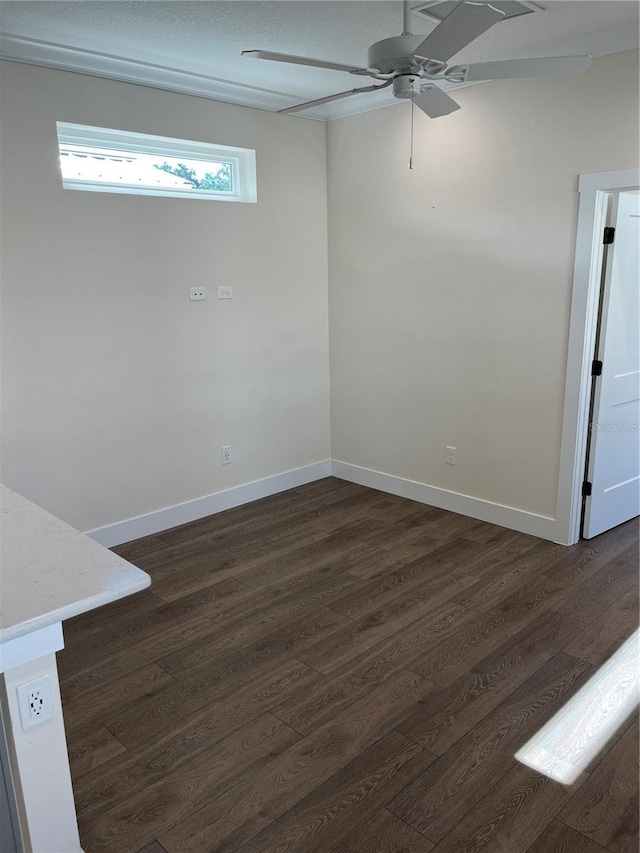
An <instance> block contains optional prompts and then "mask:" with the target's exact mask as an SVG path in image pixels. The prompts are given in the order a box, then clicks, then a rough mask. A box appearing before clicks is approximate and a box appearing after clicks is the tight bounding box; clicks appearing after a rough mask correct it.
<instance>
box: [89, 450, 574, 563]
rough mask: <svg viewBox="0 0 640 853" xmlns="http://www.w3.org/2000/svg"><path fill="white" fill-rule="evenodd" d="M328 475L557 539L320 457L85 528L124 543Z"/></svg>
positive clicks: (447, 495)
mask: <svg viewBox="0 0 640 853" xmlns="http://www.w3.org/2000/svg"><path fill="white" fill-rule="evenodd" d="M330 476H334V477H338V478H339V479H341V480H348V481H349V482H351V483H359V484H360V485H361V486H368V487H369V488H372V489H378V490H379V491H381V492H388V493H389V494H392V495H399V496H400V497H403V498H409V499H410V500H414V501H419V502H420V503H424V504H428V505H429V506H435V507H438V508H439V509H446V510H449V511H450V512H457V513H459V514H461V515H467V516H469V517H470V518H478V519H480V520H481V521H488V522H489V523H491V524H497V525H499V526H500V527H508V528H510V529H511V530H518V531H519V532H520V533H528V534H530V535H531V536H539V537H540V538H541V539H549V540H551V541H552V542H556V541H558V540H557V538H556V530H557V525H556V520H555V519H554V518H549V517H548V516H545V515H536V513H533V512H527V511H526V510H523V509H516V508H515V507H510V506H504V505H503V504H497V503H492V502H491V501H485V500H482V499H481V498H473V497H471V496H469V495H462V494H460V493H458V492H451V491H448V490H447V489H440V488H437V487H436V486H428V485H427V484H426V483H418V482H416V481H414V480H407V479H405V478H404V477H396V476H394V475H393V474H384V473H383V472H382V471H374V470H372V469H370V468H361V467H360V466H359V465H350V464H349V463H348V462H340V461H339V460H337V459H333V460H330V459H325V460H323V461H322V462H315V463H313V464H312V465H305V466H304V467H302V468H295V469H294V470H292V471H284V472H283V473H281V474H274V475H273V476H272V477H265V478H264V479H263V480H255V481H254V482H252V483H245V484H243V485H242V486H235V487H234V488H232V489H225V490H224V491H222V492H215V493H214V494H212V495H205V496H204V497H201V498H195V499H194V500H191V501H186V502H185V503H181V504H176V505H175V506H169V507H166V508H165V509H159V510H157V511H155V512H149V513H147V514H145V515H138V516H136V517H135V518H128V519H125V520H124V521H119V522H116V523H115V524H108V525H107V526H105V527H98V528H96V529H95V530H90V531H88V533H87V535H88V536H91V538H92V539H95V541H96V542H99V543H100V544H101V545H104V546H105V547H107V548H111V547H113V546H114V545H121V544H122V543H123V542H130V541H131V540H133V539H140V538H141V537H143V536H150V535H151V534H153V533H160V532H161V531H163V530H169V528H171V527H177V526H178V525H179V524H186V523H187V522H189V521H196V520H197V519H199V518H205V517H206V516H207V515H214V514H215V513H217V512H222V511H223V510H225V509H232V508H233V507H236V506H241V505H242V504H246V503H251V501H255V500H258V499H259V498H265V497H268V496H269V495H275V494H277V493H278V492H284V491H286V490H287V489H293V488H295V487H296V486H302V485H304V484H305V483H312V482H313V481H314V480H322V479H323V478H324V477H330Z"/></svg>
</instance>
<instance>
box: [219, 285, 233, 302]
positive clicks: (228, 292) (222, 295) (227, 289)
mask: <svg viewBox="0 0 640 853" xmlns="http://www.w3.org/2000/svg"><path fill="white" fill-rule="evenodd" d="M218 299H233V287H231V285H230V284H225V285H223V286H222V287H219V288H218Z"/></svg>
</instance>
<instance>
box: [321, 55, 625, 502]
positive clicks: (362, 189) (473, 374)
mask: <svg viewBox="0 0 640 853" xmlns="http://www.w3.org/2000/svg"><path fill="white" fill-rule="evenodd" d="M455 97H456V100H458V101H459V103H460V104H461V105H462V109H461V110H460V111H459V112H457V113H455V114H453V115H451V116H448V117H446V118H441V119H438V120H435V121H430V120H429V119H427V118H426V117H424V116H423V115H422V114H419V113H418V111H416V113H418V114H417V115H416V151H415V168H414V171H412V172H410V171H409V170H408V168H407V165H408V154H409V105H408V104H403V105H399V106H393V107H389V108H387V109H384V110H379V111H375V112H370V113H366V114H363V115H358V116H354V117H351V118H346V119H342V120H339V121H335V122H332V123H331V124H330V125H329V127H328V156H329V282H330V290H329V306H330V352H331V413H332V450H333V457H334V459H338V460H344V461H346V462H348V463H351V464H352V465H358V466H363V467H365V468H371V469H375V470H378V471H383V472H386V473H389V474H393V475H396V476H398V477H403V478H408V479H410V480H414V481H418V482H420V483H425V484H429V485H431V486H435V487H439V488H442V489H446V490H451V491H453V492H457V493H462V494H467V495H471V496H473V497H477V498H481V499H483V500H485V501H491V502H495V503H498V504H502V505H506V506H511V507H516V508H520V509H522V510H526V511H528V512H530V513H535V514H539V515H543V516H549V517H551V518H553V517H555V514H556V489H557V481H558V461H559V452H560V429H561V419H562V405H563V393H564V375H565V366H566V352H567V342H568V323H569V305H570V294H571V281H572V272H573V250H574V245H575V229H576V215H577V201H578V196H577V183H578V182H577V176H578V175H579V174H580V173H582V172H595V171H606V170H612V169H622V168H626V167H630V166H634V165H636V164H637V163H638V53H637V51H631V52H627V53H622V54H617V55H612V56H607V57H603V58H600V59H597V60H595V61H594V66H593V68H592V69H590V71H589V72H587V73H586V74H585V75H583V76H579V77H574V78H558V79H541V80H515V81H504V82H500V83H492V84H484V85H480V86H474V87H470V88H466V89H464V90H459V91H457V92H456V93H455ZM446 444H449V445H454V446H456V447H457V451H458V453H457V456H458V464H457V466H456V467H451V466H447V465H445V464H444V447H445V445H446Z"/></svg>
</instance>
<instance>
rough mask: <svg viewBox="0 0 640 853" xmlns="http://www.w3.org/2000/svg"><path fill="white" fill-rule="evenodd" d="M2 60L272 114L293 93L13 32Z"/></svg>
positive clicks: (0, 41)
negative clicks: (130, 84) (205, 99)
mask: <svg viewBox="0 0 640 853" xmlns="http://www.w3.org/2000/svg"><path fill="white" fill-rule="evenodd" d="M0 59H8V60H10V61H12V62H22V63H25V64H27V65H40V66H44V67H45V68H56V69H58V70H60V71H74V72H76V73H79V74H88V75H90V76H92V77H104V78H106V79H108V80H120V81H121V82H124V83H135V84H138V85H141V86H151V87H152V88H154V89H166V90H167V91H169V92H180V93H181V94H185V95H195V96H197V97H199V98H209V99H210V100H214V101H224V102H225V103H229V104H236V105H240V106H243V107H253V108H254V109H259V110H268V111H270V112H274V111H276V110H279V109H283V108H284V107H287V106H290V105H291V103H292V102H294V103H295V96H294V95H287V94H285V93H282V92H275V91H273V90H270V89H261V88H260V87H258V86H249V85H246V84H243V83H235V82H233V81H231V80H225V79H223V78H220V77H211V76H209V75H207V74H198V73H195V72H191V71H181V70H179V69H178V68H172V67H170V66H168V65H167V66H165V65H158V64H155V63H152V62H143V61H139V60H135V59H126V58H124V57H122V56H115V55H114V54H110V53H100V52H99V51H95V50H85V49H84V48H78V47H70V46H69V45H64V44H55V43H54V42H48V41H41V40H40V39H32V38H25V37H24V36H17V35H13V34H11V33H0ZM305 117H306V118H315V119H317V120H321V121H322V120H324V119H325V116H323V115H321V114H318V113H316V114H315V115H314V113H313V111H310V112H308V113H306V114H305Z"/></svg>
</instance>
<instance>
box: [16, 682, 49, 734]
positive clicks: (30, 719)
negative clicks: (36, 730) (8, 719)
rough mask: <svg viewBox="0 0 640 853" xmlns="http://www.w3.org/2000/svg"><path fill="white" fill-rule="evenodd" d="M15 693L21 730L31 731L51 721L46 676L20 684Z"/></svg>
mask: <svg viewBox="0 0 640 853" xmlns="http://www.w3.org/2000/svg"><path fill="white" fill-rule="evenodd" d="M16 691H17V693H18V706H19V708H20V720H21V722H22V728H23V729H31V728H33V726H39V725H40V723H46V722H47V720H51V719H53V697H52V695H51V680H50V678H49V676H48V675H42V676H40V678H36V679H34V680H33V681H28V682H27V683H26V684H21V685H20V686H19V687H16Z"/></svg>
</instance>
